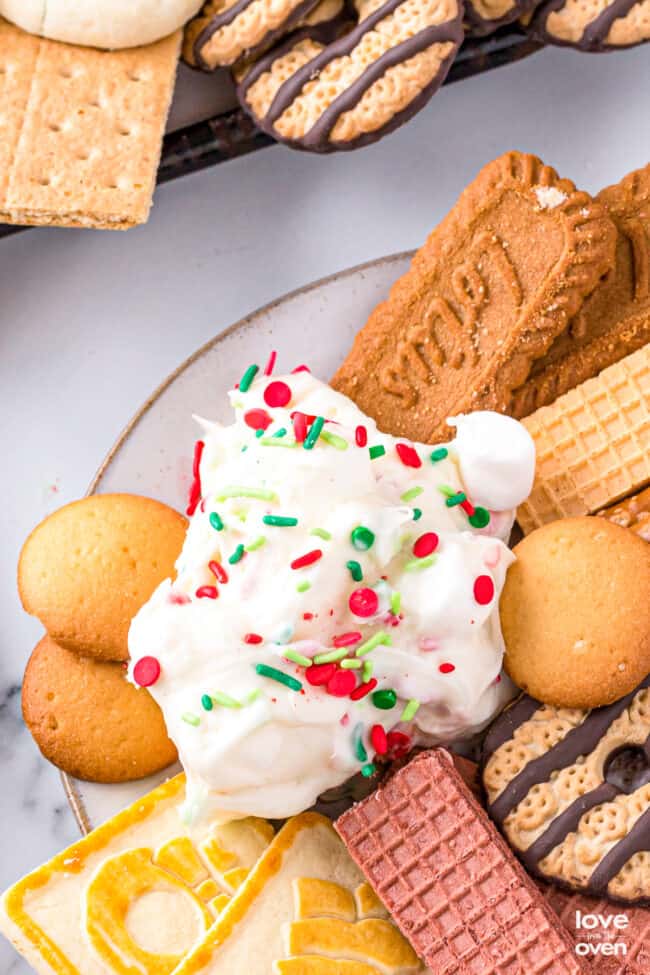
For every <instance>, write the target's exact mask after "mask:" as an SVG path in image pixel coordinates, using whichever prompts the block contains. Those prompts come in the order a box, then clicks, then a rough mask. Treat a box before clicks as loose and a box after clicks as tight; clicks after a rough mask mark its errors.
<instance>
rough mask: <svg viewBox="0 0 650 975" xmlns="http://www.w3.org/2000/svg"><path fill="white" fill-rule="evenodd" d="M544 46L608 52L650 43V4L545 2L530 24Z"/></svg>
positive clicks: (646, 0)
mask: <svg viewBox="0 0 650 975" xmlns="http://www.w3.org/2000/svg"><path fill="white" fill-rule="evenodd" d="M533 31H534V33H535V35H536V36H537V37H538V38H539V39H540V40H541V41H543V42H544V43H546V44H559V45H562V46H569V47H577V48H579V49H580V50H581V51H610V50H617V49H619V48H623V47H632V46H633V45H635V44H641V43H643V41H648V40H650V0H588V2H587V3H584V2H582V0H547V2H546V3H543V4H542V5H541V7H540V8H539V9H538V11H537V13H536V15H535V19H534V21H533Z"/></svg>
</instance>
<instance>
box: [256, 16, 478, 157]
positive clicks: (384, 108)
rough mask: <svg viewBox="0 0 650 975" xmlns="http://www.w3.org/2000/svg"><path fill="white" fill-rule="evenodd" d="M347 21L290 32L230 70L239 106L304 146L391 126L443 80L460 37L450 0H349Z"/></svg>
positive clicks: (356, 142) (340, 143) (345, 140)
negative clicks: (353, 18)
mask: <svg viewBox="0 0 650 975" xmlns="http://www.w3.org/2000/svg"><path fill="white" fill-rule="evenodd" d="M353 9H354V11H355V12H356V15H357V22H356V23H354V22H351V21H350V20H349V19H348V20H345V19H338V20H335V21H330V22H328V23H326V24H325V25H321V26H316V27H310V28H304V29H302V30H299V31H296V32H295V33H294V34H292V35H290V36H289V37H288V38H287V39H286V40H285V41H283V42H282V43H280V44H279V45H277V46H276V47H274V48H272V49H271V50H270V51H269V52H268V53H267V54H264V55H263V56H262V57H261V58H260V59H259V60H258V61H256V62H253V63H252V64H250V65H248V66H247V67H246V68H245V70H244V71H243V72H241V73H240V74H239V75H238V80H239V86H238V89H237V92H238V97H239V100H240V102H241V104H242V106H243V108H245V109H246V111H248V112H249V113H250V114H251V116H252V117H253V119H254V120H255V122H256V123H257V124H258V125H259V126H260V128H261V129H263V130H264V131H265V132H267V133H268V134H269V135H271V136H273V138H275V139H277V140H278V141H280V142H285V143H287V144H288V145H292V146H294V147H295V148H299V149H307V150H310V151H312V152H332V151H334V150H336V149H356V148H358V147H359V146H364V145H368V144H369V143H371V142H375V141H376V140H377V139H379V138H380V137H381V136H382V135H385V134H386V133H387V132H392V131H393V130H394V129H396V128H397V127H398V126H400V125H402V124H403V123H404V122H406V121H407V120H408V119H409V118H411V116H412V115H414V114H415V113H416V112H417V111H419V110H420V109H421V108H422V107H423V105H425V104H426V102H427V101H428V100H429V98H431V96H432V95H433V94H434V92H436V91H437V89H438V88H439V87H440V85H441V84H442V82H443V81H444V79H445V77H446V75H447V72H448V71H449V68H450V67H451V64H452V61H453V59H454V57H455V56H456V53H457V51H458V48H459V47H460V44H461V41H462V39H463V27H462V5H461V4H460V2H459V0H383V2H377V0H355V4H354V8H353Z"/></svg>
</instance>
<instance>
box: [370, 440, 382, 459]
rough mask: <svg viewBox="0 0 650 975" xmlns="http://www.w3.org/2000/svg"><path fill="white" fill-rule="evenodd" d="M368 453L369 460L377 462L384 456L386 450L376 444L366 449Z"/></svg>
mask: <svg viewBox="0 0 650 975" xmlns="http://www.w3.org/2000/svg"><path fill="white" fill-rule="evenodd" d="M368 453H369V454H370V460H377V458H378V457H383V456H384V454H385V453H386V448H385V447H382V445H381V444H377V445H376V446H375V447H368Z"/></svg>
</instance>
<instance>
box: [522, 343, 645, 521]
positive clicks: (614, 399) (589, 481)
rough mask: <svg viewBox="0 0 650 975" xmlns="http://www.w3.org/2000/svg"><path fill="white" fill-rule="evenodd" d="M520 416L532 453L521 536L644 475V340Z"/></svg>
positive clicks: (603, 500) (624, 490) (629, 488)
mask: <svg viewBox="0 0 650 975" xmlns="http://www.w3.org/2000/svg"><path fill="white" fill-rule="evenodd" d="M522 422H523V424H524V426H525V427H526V429H527V430H528V432H529V433H530V434H531V436H532V438H533V440H534V441H535V447H536V451H537V470H536V474H535V483H534V484H533V489H532V492H531V494H530V496H529V498H528V500H527V501H525V502H524V503H523V504H522V505H520V507H519V509H518V511H517V521H518V522H519V525H520V526H521V529H522V531H523V532H524V534H528V533H529V532H531V531H533V529H535V528H539V527H540V525H544V524H546V522H549V521H555V520H556V519H558V518H567V517H572V516H577V515H587V514H593V513H594V512H596V511H599V510H600V509H601V508H604V507H607V506H608V505H611V504H612V503H613V502H614V501H617V500H618V499H619V498H624V497H626V496H627V495H629V494H632V493H634V492H635V491H638V490H639V489H640V488H642V487H643V486H644V485H645V484H647V483H648V481H650V344H649V345H645V346H643V348H641V349H639V350H638V351H637V352H634V353H632V354H631V355H628V356H626V358H625V359H621V361H620V362H617V363H615V364H614V365H613V366H609V367H608V368H607V369H605V370H603V372H601V373H600V375H599V376H596V377H595V378H594V379H589V380H587V382H585V383H582V385H580V386H578V387H576V389H573V390H570V391H569V392H568V393H565V394H564V395H563V396H560V398H559V399H557V400H556V401H555V403H553V404H552V405H551V406H544V407H542V408H541V409H539V410H537V411H536V412H535V413H533V414H531V416H529V417H526V418H525V419H524V420H523V421H522Z"/></svg>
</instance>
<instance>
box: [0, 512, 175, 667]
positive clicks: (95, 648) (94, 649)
mask: <svg viewBox="0 0 650 975" xmlns="http://www.w3.org/2000/svg"><path fill="white" fill-rule="evenodd" d="M186 529H187V521H186V519H185V518H184V517H183V516H182V515H180V514H178V512H177V511H174V510H173V509H172V508H169V507H168V506H167V505H165V504H161V503H160V502H159V501H154V500H152V499H151V498H143V497H139V496H137V495H133V494H94V495H91V496H90V497H88V498H83V500H81V501H75V502H73V503H72V504H68V505H65V507H63V508H60V509H59V510H58V511H55V512H54V513H53V514H51V515H50V516H49V517H48V518H46V519H45V520H44V521H42V522H41V523H40V525H38V526H37V527H36V528H35V529H34V531H33V532H32V533H31V535H30V536H29V538H28V539H27V541H26V542H25V544H24V546H23V550H22V552H21V555H20V560H19V563H18V590H19V592H20V597H21V599H22V603H23V606H24V608H25V609H26V610H27V612H28V613H31V614H32V615H33V616H37V617H38V619H39V620H40V621H41V623H42V624H43V626H44V627H45V629H46V630H47V632H48V633H49V635H50V636H51V637H52V639H54V640H56V642H57V643H60V644H61V646H63V647H66V648H67V649H69V650H74V651H76V652H77V653H80V654H84V655H88V656H90V657H96V658H98V659H100V660H117V661H122V660H127V659H128V656H129V653H128V645H127V637H128V632H129V626H130V625H131V620H132V618H133V617H134V616H135V614H136V613H137V611H138V610H139V609H140V607H141V606H143V605H144V603H145V602H146V601H147V599H149V597H150V596H151V594H152V593H153V591H154V589H155V588H156V587H157V586H158V585H159V584H160V583H161V582H162V581H163V579H167V578H168V577H169V576H171V575H173V574H174V563H175V561H176V559H177V558H178V556H179V554H180V551H181V548H182V546H183V541H184V538H185V531H186Z"/></svg>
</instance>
